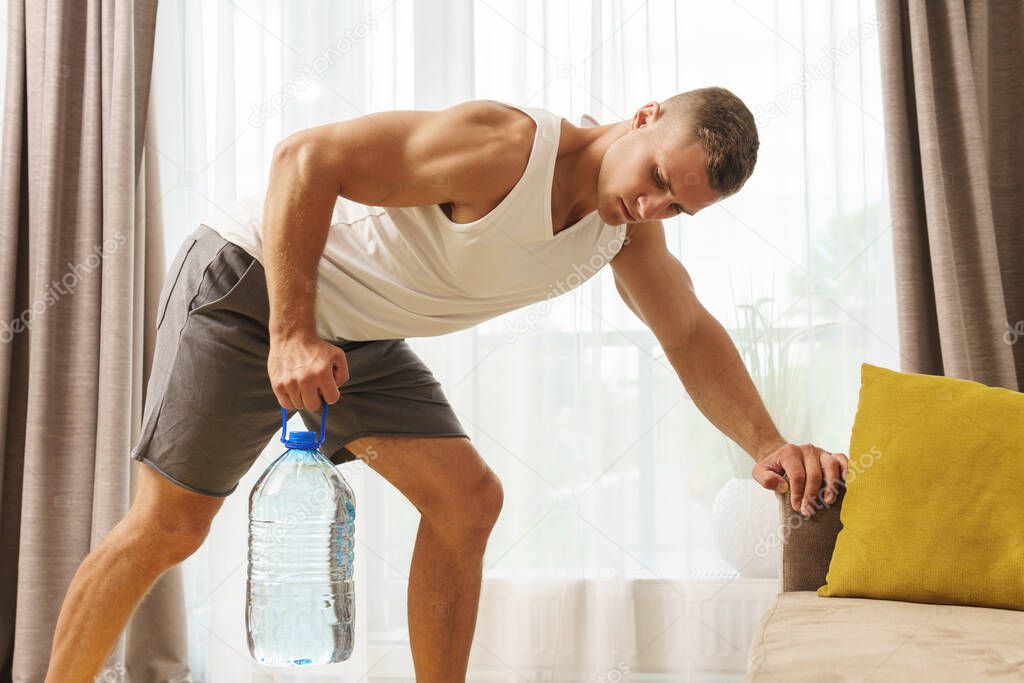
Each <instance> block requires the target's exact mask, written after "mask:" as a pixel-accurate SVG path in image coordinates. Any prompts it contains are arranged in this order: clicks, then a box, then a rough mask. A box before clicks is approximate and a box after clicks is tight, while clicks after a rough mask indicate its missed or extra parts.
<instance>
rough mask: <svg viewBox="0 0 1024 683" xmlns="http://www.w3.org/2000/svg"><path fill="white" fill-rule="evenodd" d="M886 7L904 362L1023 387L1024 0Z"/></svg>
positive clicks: (894, 2)
mask: <svg viewBox="0 0 1024 683" xmlns="http://www.w3.org/2000/svg"><path fill="white" fill-rule="evenodd" d="M877 4H878V18H879V25H880V49H881V56H882V72H883V73H882V86H883V94H884V97H885V125H886V138H887V156H888V162H889V174H890V178H889V182H890V192H891V197H892V199H891V201H892V215H893V221H894V222H893V239H894V248H895V263H896V288H897V302H898V307H899V327H900V344H901V354H902V358H903V361H902V369H903V370H905V371H909V372H923V373H928V374H945V375H947V376H951V377H959V378H963V379H973V380H976V381H979V382H984V383H986V384H989V385H993V386H1003V387H1006V388H1009V389H1014V390H1024V135H1022V131H1024V76H1022V74H1024V39H1022V38H1021V35H1022V34H1024V3H1022V2H1021V1H1020V0H877Z"/></svg>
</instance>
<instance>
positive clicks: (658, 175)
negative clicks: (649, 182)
mask: <svg viewBox="0 0 1024 683" xmlns="http://www.w3.org/2000/svg"><path fill="white" fill-rule="evenodd" d="M654 179H655V181H656V182H657V183H658V187H664V183H662V182H661V171H660V170H655V171H654Z"/></svg>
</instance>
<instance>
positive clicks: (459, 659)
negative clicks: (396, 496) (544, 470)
mask: <svg viewBox="0 0 1024 683" xmlns="http://www.w3.org/2000/svg"><path fill="white" fill-rule="evenodd" d="M343 400H344V399H343ZM347 447H348V449H349V450H350V451H352V452H353V453H354V454H356V455H357V456H358V457H359V458H360V459H365V461H366V462H367V464H368V465H369V466H370V467H372V468H373V469H374V470H375V471H376V472H378V473H379V474H380V475H381V476H383V477H384V478H385V479H387V480H388V481H389V482H391V484H393V485H394V486H395V487H396V488H397V489H398V490H399V491H400V492H401V493H402V494H403V495H404V496H405V497H406V498H408V499H409V501H410V502H411V503H412V504H413V505H415V506H416V508H417V509H418V510H419V511H420V526H419V532H418V534H417V536H416V545H415V547H414V549H413V556H412V567H411V568H410V571H409V595H408V610H409V612H408V619H409V640H410V645H411V648H412V658H413V665H414V667H415V669H416V680H417V682H418V683H451V682H459V681H464V680H465V677H466V667H467V665H468V663H469V650H470V645H471V644H472V642H473V631H474V630H475V628H476V615H477V606H478V604H479V600H480V581H481V578H482V575H483V555H484V548H485V547H486V545H487V538H488V536H489V535H490V532H491V529H492V528H493V526H494V523H495V521H496V520H497V518H498V513H499V512H500V511H501V505H502V488H501V482H500V481H499V480H498V478H497V476H495V474H494V472H493V471H491V469H490V468H489V467H488V466H487V464H486V463H485V462H484V461H483V459H482V458H481V457H480V455H479V453H477V451H476V449H475V448H474V447H473V445H472V443H470V441H469V439H466V438H462V437H429V438H416V437H392V436H371V437H364V438H361V439H357V440H355V441H353V442H351V443H349V444H348V446H347ZM367 454H372V456H367Z"/></svg>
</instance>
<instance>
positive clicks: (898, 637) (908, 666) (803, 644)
mask: <svg viewBox="0 0 1024 683" xmlns="http://www.w3.org/2000/svg"><path fill="white" fill-rule="evenodd" d="M747 672H748V673H747V679H746V680H747V681H748V683H802V682H804V681H806V682H807V683H821V681H869V682H873V681H878V682H880V683H881V682H883V681H928V683H946V682H947V681H948V682H949V683H954V682H955V683H962V682H963V681H993V682H1002V681H1006V682H1007V683H1009V682H1010V681H1012V682H1013V683H1020V682H1021V681H1022V680H1024V612H1019V611H1014V610H1003V609H989V608H984V607H959V606H955V605H929V604H922V603H913V602H896V601H893V600H872V599H868V598H821V597H818V595H817V594H816V593H814V592H811V591H800V592H794V593H780V594H779V596H778V598H777V599H776V601H775V603H774V604H773V606H772V607H771V609H769V610H768V613H767V614H766V615H765V618H764V619H763V620H762V622H761V626H760V627H759V628H758V631H757V632H756V633H755V634H754V638H753V641H752V642H751V647H750V652H749V655H748V668H747Z"/></svg>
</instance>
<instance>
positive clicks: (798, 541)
mask: <svg viewBox="0 0 1024 683" xmlns="http://www.w3.org/2000/svg"><path fill="white" fill-rule="evenodd" d="M823 494H824V486H823V487H822V489H821V491H819V492H818V497H817V499H816V500H815V508H816V512H815V513H814V515H813V516H811V517H810V518H809V519H804V517H803V515H801V514H800V513H799V512H794V511H793V508H792V507H790V505H789V493H777V494H775V495H776V497H777V498H778V500H779V520H780V525H779V535H780V537H781V542H782V553H781V554H780V555H781V560H780V566H779V583H780V584H781V585H780V589H781V590H782V592H783V593H788V592H792V591H816V590H818V588H820V587H821V586H822V585H824V583H825V575H826V574H827V573H828V565H829V562H830V561H831V560H832V551H833V550H834V549H835V547H836V536H837V535H838V534H839V530H840V529H842V527H843V525H842V524H841V523H840V521H839V511H840V509H841V508H842V504H843V498H844V497H845V495H846V487H845V486H842V485H840V486H839V495H838V497H837V498H836V501H835V502H834V503H832V505H831V506H826V505H825V504H824V502H823V498H822V496H823Z"/></svg>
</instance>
